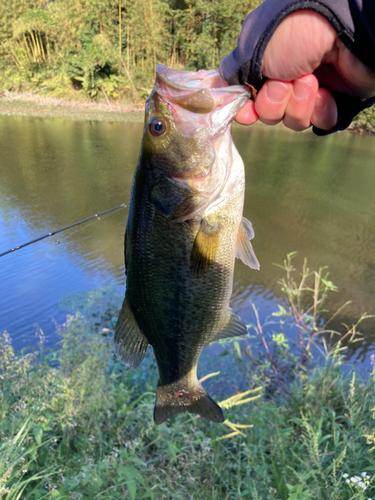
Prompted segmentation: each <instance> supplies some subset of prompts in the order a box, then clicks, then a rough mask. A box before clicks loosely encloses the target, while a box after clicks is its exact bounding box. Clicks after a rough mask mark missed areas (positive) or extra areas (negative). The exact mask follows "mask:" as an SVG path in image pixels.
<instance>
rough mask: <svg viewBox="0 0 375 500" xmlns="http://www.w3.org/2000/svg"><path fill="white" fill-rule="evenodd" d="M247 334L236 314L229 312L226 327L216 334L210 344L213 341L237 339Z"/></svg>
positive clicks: (244, 326)
mask: <svg viewBox="0 0 375 500" xmlns="http://www.w3.org/2000/svg"><path fill="white" fill-rule="evenodd" d="M247 334H248V331H247V328H246V325H244V323H242V321H241V319H240V318H239V317H238V316H237V314H234V313H233V312H230V313H229V319H228V321H227V323H226V325H225V326H224V328H222V329H221V330H220V331H219V332H218V333H217V335H216V336H215V338H214V339H212V340H211V342H214V341H215V340H221V339H228V338H230V337H239V336H240V335H247Z"/></svg>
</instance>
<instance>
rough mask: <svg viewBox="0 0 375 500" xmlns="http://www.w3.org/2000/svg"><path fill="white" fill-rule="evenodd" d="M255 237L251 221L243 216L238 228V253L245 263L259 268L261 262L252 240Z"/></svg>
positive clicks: (253, 267) (252, 267)
mask: <svg viewBox="0 0 375 500" xmlns="http://www.w3.org/2000/svg"><path fill="white" fill-rule="evenodd" d="M253 238H254V230H253V226H252V224H251V222H250V221H249V220H247V219H246V218H245V217H242V222H241V224H240V227H239V229H238V235H237V255H236V257H237V258H238V259H241V260H242V262H243V263H244V264H246V265H247V266H249V267H251V269H257V270H259V267H260V266H259V262H258V259H257V258H256V255H255V253H254V250H253V247H252V245H251V242H250V240H252V239H253Z"/></svg>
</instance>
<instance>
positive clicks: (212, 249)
mask: <svg viewBox="0 0 375 500" xmlns="http://www.w3.org/2000/svg"><path fill="white" fill-rule="evenodd" d="M219 243H220V225H217V226H211V225H210V224H209V223H208V222H207V221H206V220H205V219H202V221H201V226H200V228H199V231H198V233H197V235H196V237H195V240H194V244H193V248H192V250H191V255H190V266H191V268H192V270H193V271H194V272H195V273H202V272H204V271H206V270H207V269H208V268H209V267H210V265H211V264H212V263H213V262H215V261H216V257H217V255H218V253H219Z"/></svg>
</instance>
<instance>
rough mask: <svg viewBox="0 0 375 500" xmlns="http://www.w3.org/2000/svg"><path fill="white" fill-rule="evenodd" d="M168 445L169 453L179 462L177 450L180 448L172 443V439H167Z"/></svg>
mask: <svg viewBox="0 0 375 500" xmlns="http://www.w3.org/2000/svg"><path fill="white" fill-rule="evenodd" d="M167 446H168V450H169V453H170V454H171V455H172V457H173V460H174V461H175V462H177V454H176V451H177V450H178V448H177V446H176V445H175V444H174V443H172V442H171V441H167Z"/></svg>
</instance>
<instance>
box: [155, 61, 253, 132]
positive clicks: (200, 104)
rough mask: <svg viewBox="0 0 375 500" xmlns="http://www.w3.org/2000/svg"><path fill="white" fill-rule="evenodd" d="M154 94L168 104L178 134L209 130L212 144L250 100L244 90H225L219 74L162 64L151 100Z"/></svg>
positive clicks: (235, 86) (158, 68)
mask: <svg viewBox="0 0 375 500" xmlns="http://www.w3.org/2000/svg"><path fill="white" fill-rule="evenodd" d="M156 94H157V95H158V97H159V99H162V100H163V101H164V102H165V103H166V104H167V106H168V109H169V112H170V113H171V116H172V119H173V122H174V123H175V125H176V128H177V129H178V130H179V132H181V133H182V134H183V135H185V136H191V135H193V134H194V133H197V132H201V131H202V133H203V130H202V129H207V128H209V129H210V131H209V134H208V135H209V137H210V139H211V140H212V139H215V138H216V137H217V135H219V134H220V133H222V132H223V131H224V130H225V129H226V128H227V127H228V125H229V124H230V123H231V122H232V121H233V119H234V117H235V115H236V114H237V112H238V111H239V110H240V109H241V108H242V106H243V105H244V104H245V103H246V102H247V101H248V99H249V98H250V93H249V91H248V90H247V89H246V87H244V86H242V85H234V86H228V84H227V82H226V81H225V80H223V79H222V78H221V76H220V74H219V71H218V70H208V71H206V70H200V71H197V72H193V71H183V70H176V69H172V68H167V67H166V66H163V65H161V64H159V65H158V66H157V68H156V81H155V88H154V90H153V92H152V94H151V96H150V98H152V97H153V96H155V97H156ZM156 98H157V97H156Z"/></svg>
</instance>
